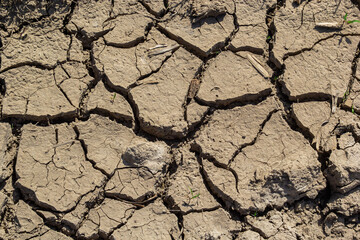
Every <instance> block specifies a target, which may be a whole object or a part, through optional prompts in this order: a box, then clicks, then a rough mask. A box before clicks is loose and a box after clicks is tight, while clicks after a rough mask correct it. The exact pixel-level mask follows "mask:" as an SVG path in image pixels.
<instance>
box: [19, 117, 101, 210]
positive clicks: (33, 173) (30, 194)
mask: <svg viewBox="0 0 360 240" xmlns="http://www.w3.org/2000/svg"><path fill="white" fill-rule="evenodd" d="M16 176H17V181H16V186H17V187H18V188H19V189H20V191H21V192H22V194H23V195H24V196H25V198H26V199H29V200H31V201H33V202H34V203H36V204H37V205H39V206H41V207H44V208H47V209H51V210H55V211H60V212H62V211H68V210H70V209H72V208H73V207H75V206H76V204H77V202H78V201H79V200H80V198H81V197H82V196H83V195H85V194H86V193H88V192H89V191H92V190H93V189H94V188H95V187H96V186H99V185H100V184H101V183H102V182H103V181H104V179H105V176H104V175H103V174H102V173H101V172H100V171H98V170H95V169H94V168H93V167H92V165H91V163H90V162H89V161H87V160H86V159H85V153H84V150H83V148H82V146H81V143H80V141H78V140H76V135H75V132H74V130H73V129H72V127H70V126H68V125H67V124H60V125H54V126H48V127H40V126H35V125H33V124H27V125H25V126H24V127H23V128H22V136H21V140H20V145H19V152H18V157H17V162H16Z"/></svg>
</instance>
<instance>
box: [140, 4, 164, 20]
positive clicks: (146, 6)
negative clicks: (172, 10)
mask: <svg viewBox="0 0 360 240" xmlns="http://www.w3.org/2000/svg"><path fill="white" fill-rule="evenodd" d="M139 2H140V3H141V5H143V6H144V8H145V9H146V10H147V11H148V12H149V13H150V14H152V15H154V16H155V17H156V18H162V17H163V16H164V15H165V13H166V10H165V8H167V6H165V2H164V8H163V9H162V10H160V11H159V12H156V11H154V10H153V9H152V8H151V7H150V6H149V4H147V3H146V2H145V1H144V0H139Z"/></svg>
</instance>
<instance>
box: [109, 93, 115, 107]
mask: <svg viewBox="0 0 360 240" xmlns="http://www.w3.org/2000/svg"><path fill="white" fill-rule="evenodd" d="M115 98H116V93H114V95H113V96H112V98H111V100H110V101H111V103H112V104H113V103H114V101H115Z"/></svg>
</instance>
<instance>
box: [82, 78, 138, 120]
mask: <svg viewBox="0 0 360 240" xmlns="http://www.w3.org/2000/svg"><path fill="white" fill-rule="evenodd" d="M86 109H87V111H90V112H100V113H108V114H109V115H110V116H112V117H114V118H116V119H119V120H125V121H129V122H133V121H134V115H133V112H132V109H131V106H130V104H129V103H128V102H127V101H126V99H125V98H124V97H123V96H122V95H120V94H118V93H116V92H110V91H108V90H107V89H106V87H105V85H104V83H103V82H102V81H100V82H99V83H98V84H97V85H96V87H95V88H94V89H92V90H91V92H90V93H89V96H88V99H87V103H86Z"/></svg>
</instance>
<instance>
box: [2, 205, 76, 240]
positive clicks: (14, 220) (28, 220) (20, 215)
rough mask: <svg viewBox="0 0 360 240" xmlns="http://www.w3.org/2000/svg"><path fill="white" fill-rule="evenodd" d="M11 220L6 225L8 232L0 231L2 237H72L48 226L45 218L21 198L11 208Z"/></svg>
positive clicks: (59, 239) (63, 239) (44, 239)
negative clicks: (44, 220)
mask: <svg viewBox="0 0 360 240" xmlns="http://www.w3.org/2000/svg"><path fill="white" fill-rule="evenodd" d="M11 210H12V211H13V212H12V213H13V214H12V215H11V216H10V218H11V220H10V221H8V222H7V223H6V224H7V225H6V226H5V228H6V233H5V235H3V233H2V231H1V232H0V238H1V239H9V240H10V239H34V240H48V239H56V240H70V239H72V238H70V237H68V236H66V235H64V234H62V233H60V232H57V231H55V230H52V229H50V228H49V227H47V226H46V225H45V224H44V222H43V219H42V218H41V217H40V216H39V215H37V214H36V213H35V212H34V211H33V210H32V209H31V207H30V206H29V205H28V204H27V203H25V202H24V201H23V200H20V201H19V202H18V203H17V204H16V205H14V206H13V209H11Z"/></svg>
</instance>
